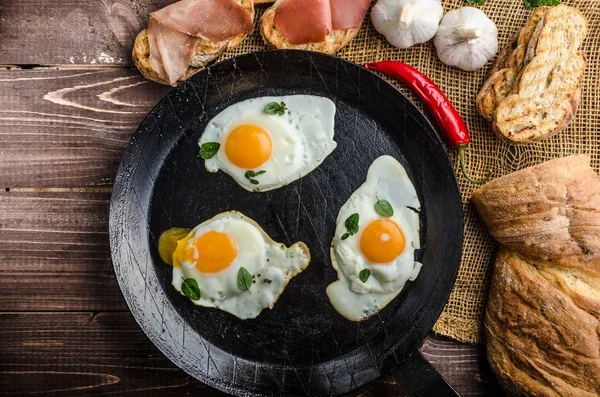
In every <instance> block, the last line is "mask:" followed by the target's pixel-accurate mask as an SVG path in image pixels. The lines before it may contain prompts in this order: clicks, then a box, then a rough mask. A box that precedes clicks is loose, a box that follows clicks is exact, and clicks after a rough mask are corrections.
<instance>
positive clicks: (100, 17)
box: [0, 0, 172, 66]
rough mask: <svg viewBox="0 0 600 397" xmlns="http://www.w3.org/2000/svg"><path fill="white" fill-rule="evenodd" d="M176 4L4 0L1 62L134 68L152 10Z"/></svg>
mask: <svg viewBox="0 0 600 397" xmlns="http://www.w3.org/2000/svg"><path fill="white" fill-rule="evenodd" d="M170 3H172V1H170V0H150V1H139V0H94V1H81V0H3V1H2V2H0V16H1V18H0V37H2V41H0V64H12V65H21V64H36V65H39V64H43V65H56V64H88V65H111V64H112V65H115V64H116V65H128V66H130V65H132V61H131V48H132V46H133V42H134V40H135V37H136V35H137V34H138V33H139V31H140V30H142V29H143V28H144V26H145V25H146V21H147V18H148V14H149V13H150V12H151V11H155V10H157V9H159V8H162V7H164V6H166V5H167V4H170ZM59 38H60V39H59Z"/></svg>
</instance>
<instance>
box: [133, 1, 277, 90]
mask: <svg viewBox="0 0 600 397" xmlns="http://www.w3.org/2000/svg"><path fill="white" fill-rule="evenodd" d="M236 1H237V2H238V3H239V4H241V5H242V7H244V8H246V9H247V10H248V11H249V12H250V15H251V16H252V18H253V19H254V4H255V3H261V2H262V3H266V2H268V1H267V0H236ZM247 36H248V34H245V33H242V34H239V35H237V36H235V37H232V38H231V39H229V40H225V41H221V42H214V41H210V40H200V42H198V44H197V45H196V53H195V54H194V57H193V58H192V60H191V62H190V66H189V67H188V70H187V72H186V74H185V75H184V76H182V77H181V78H180V79H179V80H177V83H176V84H180V83H182V82H183V81H185V80H186V79H188V78H189V77H190V76H192V75H194V74H196V73H198V72H199V71H201V70H202V69H204V68H205V67H206V65H208V64H209V63H211V62H212V61H214V60H215V59H217V58H218V57H219V56H220V55H221V54H222V53H223V51H225V50H230V49H233V48H235V47H236V46H238V45H240V43H241V42H242V41H243V40H244V39H245V38H246V37H247ZM132 58H133V63H134V64H135V66H136V67H137V68H138V70H139V71H140V73H142V75H143V76H144V77H145V78H147V79H148V80H152V81H155V82H157V83H160V84H165V85H169V82H168V81H167V80H165V79H162V78H161V77H160V76H159V75H158V73H157V72H156V71H155V70H154V69H153V68H152V66H151V65H150V45H149V43H148V31H147V30H146V29H144V30H142V31H141V32H140V33H139V34H138V35H137V37H136V39H135V43H134V44H133V50H132Z"/></svg>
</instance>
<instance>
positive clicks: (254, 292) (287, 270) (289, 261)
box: [172, 211, 310, 319]
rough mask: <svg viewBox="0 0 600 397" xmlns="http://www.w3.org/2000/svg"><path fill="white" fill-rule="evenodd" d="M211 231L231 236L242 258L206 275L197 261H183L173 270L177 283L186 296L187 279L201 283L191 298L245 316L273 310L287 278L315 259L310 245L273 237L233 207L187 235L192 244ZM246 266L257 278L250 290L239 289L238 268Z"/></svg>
mask: <svg viewBox="0 0 600 397" xmlns="http://www.w3.org/2000/svg"><path fill="white" fill-rule="evenodd" d="M209 231H217V232H222V233H226V234H228V235H229V236H230V237H231V238H233V239H234V240H235V242H236V244H237V249H238V252H237V256H236V258H235V259H234V260H233V262H232V263H231V264H230V265H229V266H228V267H227V268H226V269H224V270H222V271H220V272H218V273H202V272H200V271H199V270H198V269H197V268H196V267H195V263H187V262H184V263H182V266H181V267H174V268H173V281H172V285H173V286H174V287H175V289H176V290H177V291H179V292H180V293H181V294H182V295H183V292H182V290H181V285H182V283H183V280H184V279H187V278H193V279H195V280H196V281H197V282H198V286H199V287H200V292H201V297H200V299H199V300H196V301H194V300H192V302H193V303H194V304H196V305H199V306H205V307H214V308H217V309H221V310H223V311H226V312H228V313H231V314H233V315H234V316H237V317H239V318H241V319H248V318H255V317H256V316H258V315H259V314H260V312H261V311H262V310H263V309H265V308H267V307H268V308H273V306H274V305H275V302H277V299H278V298H279V296H280V295H281V294H282V293H283V290H284V289H285V287H286V285H287V284H288V282H289V281H290V280H291V279H292V278H293V277H294V276H296V275H298V274H300V273H301V272H302V271H303V270H304V269H306V267H307V266H308V264H309V262H310V252H309V250H308V248H307V247H306V245H305V244H304V243H302V242H298V243H296V244H294V245H292V246H291V247H289V248H286V246H285V245H284V244H280V243H276V242H275V241H273V240H272V239H271V238H270V237H269V236H268V235H267V234H266V233H265V231H264V230H263V229H262V228H261V227H260V226H259V225H258V224H257V223H256V222H254V221H253V220H252V219H250V218H248V217H246V216H245V215H243V214H242V213H240V212H237V211H231V212H224V213H221V214H219V215H216V216H215V217H213V218H212V219H209V220H207V221H205V222H203V223H202V224H200V225H198V226H196V227H195V228H194V229H192V231H191V232H190V233H189V234H188V237H191V238H190V240H189V242H188V246H192V245H193V243H194V241H195V240H196V239H197V238H199V237H200V236H202V235H203V234H205V233H207V232H209ZM241 267H244V268H245V269H246V270H248V272H250V274H251V275H253V276H254V282H253V284H252V287H251V288H250V291H242V290H240V289H239V287H238V283H237V280H238V272H239V270H240V268H241Z"/></svg>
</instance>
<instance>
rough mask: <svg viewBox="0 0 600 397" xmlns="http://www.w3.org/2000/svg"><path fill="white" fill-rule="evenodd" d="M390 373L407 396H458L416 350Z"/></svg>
mask: <svg viewBox="0 0 600 397" xmlns="http://www.w3.org/2000/svg"><path fill="white" fill-rule="evenodd" d="M390 375H391V377H392V379H394V381H395V382H396V383H397V384H398V386H400V388H401V389H402V390H404V392H405V393H406V394H407V395H408V396H409V397H457V396H459V394H458V393H457V392H456V391H455V390H454V389H453V388H452V386H450V385H449V384H448V382H446V380H445V379H444V378H442V375H440V374H439V372H437V371H436V370H435V368H433V367H432V366H431V364H429V362H428V361H427V360H426V359H425V357H423V356H422V355H421V353H419V351H418V350H417V351H415V352H414V353H412V354H411V355H410V356H408V358H407V359H406V360H405V361H404V362H403V363H402V364H400V366H399V367H398V368H396V369H395V370H394V371H392V373H391V374H390Z"/></svg>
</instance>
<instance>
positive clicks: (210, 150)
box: [200, 142, 221, 160]
mask: <svg viewBox="0 0 600 397" xmlns="http://www.w3.org/2000/svg"><path fill="white" fill-rule="evenodd" d="M220 148H221V144H220V143H218V142H206V143H203V144H202V146H200V157H202V158H203V159H204V160H208V159H212V158H213V157H215V155H216V154H217V152H218V151H219V149H220Z"/></svg>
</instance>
